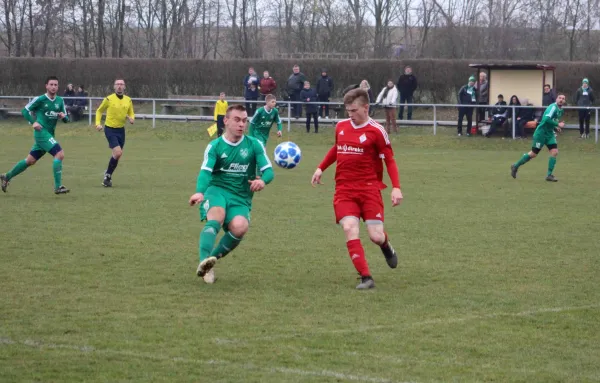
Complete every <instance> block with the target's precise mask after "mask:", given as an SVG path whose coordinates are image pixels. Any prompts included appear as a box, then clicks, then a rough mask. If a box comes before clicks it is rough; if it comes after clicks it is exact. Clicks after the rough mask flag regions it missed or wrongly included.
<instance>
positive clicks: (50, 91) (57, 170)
mask: <svg viewBox="0 0 600 383" xmlns="http://www.w3.org/2000/svg"><path fill="white" fill-rule="evenodd" d="M57 92H58V78H56V77H54V76H50V77H48V78H47V79H46V93H45V94H43V95H41V96H38V97H36V98H34V99H33V100H31V102H29V104H27V105H26V106H25V108H23V110H22V111H21V113H22V114H23V117H25V118H26V119H27V121H29V123H30V124H32V126H33V129H34V131H33V138H34V141H35V142H34V144H33V147H32V148H31V151H30V152H29V155H28V156H27V158H26V159H24V160H21V161H19V162H17V164H16V165H15V166H14V167H13V168H12V169H11V170H10V171H8V172H7V173H6V174H0V187H1V188H2V191H3V192H5V193H6V189H7V188H8V184H9V182H10V180H11V179H13V178H14V177H16V176H17V175H19V174H21V173H23V172H24V171H25V170H26V169H27V168H28V167H30V166H32V165H34V164H35V163H36V162H37V161H38V160H39V159H40V158H42V157H43V156H44V154H46V153H50V155H52V157H54V162H53V164H52V170H53V172H54V193H55V194H65V193H68V192H69V189H67V188H66V187H64V186H63V185H62V183H61V181H62V162H63V160H64V159H65V153H64V151H63V150H62V148H61V147H60V144H59V143H58V141H56V138H55V137H54V130H55V129H56V123H57V122H58V120H59V119H60V120H62V121H63V122H68V121H69V117H68V116H67V111H66V109H65V103H64V101H63V98H62V97H60V96H57V95H56V93H57ZM31 112H34V113H35V118H34V117H33V116H32V115H31Z"/></svg>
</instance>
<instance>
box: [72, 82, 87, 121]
mask: <svg viewBox="0 0 600 383" xmlns="http://www.w3.org/2000/svg"><path fill="white" fill-rule="evenodd" d="M87 96H88V95H87V93H86V92H85V91H84V89H83V85H79V87H78V88H77V93H76V94H75V97H77V98H76V99H75V100H74V103H73V106H72V107H71V111H70V114H71V121H79V120H80V119H81V117H82V115H83V111H84V110H85V109H86V108H87Z"/></svg>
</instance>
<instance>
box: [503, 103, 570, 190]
mask: <svg viewBox="0 0 600 383" xmlns="http://www.w3.org/2000/svg"><path fill="white" fill-rule="evenodd" d="M564 104H565V95H564V94H562V93H559V94H558V96H556V102H555V103H554V104H551V105H549V106H548V108H546V111H545V112H544V115H543V116H542V120H541V121H540V123H539V124H538V126H537V128H536V129H535V132H534V133H533V145H532V146H531V151H530V152H529V153H525V154H523V156H522V157H521V159H520V160H519V161H517V163H515V164H513V165H511V166H510V174H511V176H512V177H513V178H517V171H518V170H519V167H520V166H521V165H525V164H526V163H527V162H529V160H531V159H532V158H535V157H536V156H537V155H538V153H539V152H540V150H542V148H543V147H544V145H546V147H548V150H549V151H550V159H549V160H548V174H546V181H550V182H557V181H558V179H556V177H554V174H552V173H553V172H554V166H555V165H556V156H558V144H557V142H556V134H555V133H554V130H557V131H558V132H560V131H561V129H562V128H564V127H565V123H564V122H563V121H560V119H561V118H562V115H563V113H564V110H563V108H562V107H563V105H564Z"/></svg>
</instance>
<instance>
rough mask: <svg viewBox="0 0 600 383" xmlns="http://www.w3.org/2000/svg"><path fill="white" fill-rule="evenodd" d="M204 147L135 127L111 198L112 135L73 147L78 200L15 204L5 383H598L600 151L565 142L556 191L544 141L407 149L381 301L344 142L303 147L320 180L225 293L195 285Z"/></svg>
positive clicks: (43, 164) (276, 213)
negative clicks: (194, 202) (361, 249)
mask: <svg viewBox="0 0 600 383" xmlns="http://www.w3.org/2000/svg"><path fill="white" fill-rule="evenodd" d="M205 128H206V126H200V127H199V126H198V125H192V124H183V123H166V122H162V123H160V124H159V127H158V128H156V129H154V130H152V129H151V128H149V125H148V123H145V122H139V123H136V125H135V126H134V127H133V128H128V136H127V144H126V147H125V155H124V156H123V159H122V161H121V163H120V164H119V167H118V169H117V171H116V172H115V176H114V185H115V187H114V188H112V189H105V188H103V187H102V186H101V185H100V183H101V181H102V174H103V171H104V169H105V168H106V165H107V162H108V159H109V155H110V152H109V150H108V148H107V146H106V141H105V139H104V136H103V134H101V133H96V132H95V131H93V130H92V129H91V128H88V127H87V126H86V125H85V124H84V123H81V124H72V125H70V126H69V125H59V127H58V128H57V132H58V137H57V138H58V140H59V142H60V143H61V145H62V146H63V148H64V149H65V153H66V159H65V162H64V169H63V173H64V184H65V185H66V186H67V187H69V188H71V189H72V192H71V193H70V194H68V195H62V196H56V195H54V194H53V192H52V188H53V181H52V171H51V161H49V160H48V159H47V158H44V159H43V160H41V161H40V162H39V163H38V164H37V165H36V166H34V167H33V168H30V169H29V170H27V171H26V172H25V173H23V174H22V175H20V176H18V177H17V178H15V179H14V180H13V181H12V183H11V185H10V187H9V192H8V193H7V194H3V195H0V214H1V217H2V223H1V225H0V239H1V245H0V263H1V267H0V280H1V281H2V295H1V299H0V381H2V382H84V381H85V382H88V381H89V382H351V381H353V382H408V381H410V382H448V381H457V382H458V381H460V382H475V381H511V382H515V381H518V382H593V381H600V363H598V361H599V360H600V321H598V318H599V317H600V292H599V290H598V275H599V272H600V258H599V256H598V253H599V248H600V246H599V240H598V232H597V228H598V227H599V224H600V218H599V217H600V216H599V214H598V206H599V203H598V190H599V189H600V177H598V163H599V160H600V153H599V151H598V149H597V147H596V146H595V144H593V142H592V141H591V140H590V141H582V140H579V139H577V138H576V133H575V132H568V133H566V134H564V135H562V136H561V137H559V146H560V150H561V153H560V154H559V159H558V164H557V167H556V170H555V174H556V176H557V177H558V178H559V180H560V181H559V182H558V183H555V184H551V183H548V182H545V181H544V177H545V173H546V167H547V153H546V152H542V153H541V154H540V156H539V158H537V159H535V160H533V161H531V162H530V163H528V164H527V165H525V166H524V167H522V168H521V169H520V171H519V178H518V179H517V180H513V179H512V178H511V177H510V174H509V166H510V164H511V163H513V162H515V161H516V160H517V159H518V158H519V156H520V155H521V154H522V153H524V152H525V151H527V150H528V147H529V145H530V141H522V140H519V141H512V140H501V139H483V138H476V137H474V138H466V137H462V138H461V139H458V138H456V137H455V136H454V130H447V131H445V130H440V131H439V132H438V133H439V134H438V135H437V136H433V135H432V134H431V130H430V129H414V128H413V129H409V130H403V131H402V132H401V133H400V134H398V135H392V142H393V146H394V149H395V151H396V156H397V160H398V163H399V168H400V174H401V182H402V190H403V192H404V195H405V201H404V202H403V204H402V206H400V207H398V208H394V209H392V208H391V204H390V201H389V190H390V189H387V190H386V191H384V197H385V201H386V205H387V206H386V209H387V210H386V227H387V230H388V232H389V235H390V238H391V240H392V243H393V244H394V246H395V248H396V250H397V251H398V253H399V257H400V266H399V268H398V269H396V270H391V269H389V268H387V266H386V264H385V261H384V258H383V256H382V255H381V253H380V252H379V249H378V248H376V247H375V246H374V245H372V244H371V243H370V242H368V238H367V237H366V235H364V234H366V233H364V232H363V233H362V234H363V244H364V245H365V249H366V252H367V258H368V260H369V262H370V266H371V269H372V273H373V276H374V278H375V281H376V284H377V288H376V289H375V290H373V291H366V292H364V291H363V292H361V291H355V290H354V286H355V285H356V283H357V280H356V279H355V273H354V269H353V267H352V264H351V262H350V260H349V259H348V255H347V254H346V249H345V244H344V237H343V233H342V231H341V229H340V228H339V227H337V226H336V225H335V224H334V217H333V209H332V206H331V200H332V193H333V186H334V185H333V182H332V181H333V180H332V177H333V169H329V170H328V171H327V172H326V173H325V178H324V182H325V185H323V186H322V187H320V188H312V187H311V186H310V183H309V182H310V176H311V175H312V173H313V171H314V168H315V167H316V165H317V164H318V163H319V161H320V160H321V158H322V156H323V155H324V154H325V152H326V150H327V149H328V148H329V147H330V145H331V144H332V143H333V134H332V131H331V129H327V128H324V129H322V133H319V134H318V135H315V134H310V135H307V134H306V133H304V132H303V131H302V128H301V127H298V129H297V130H296V129H294V130H292V132H291V133H286V135H285V136H284V139H289V140H292V141H294V142H296V143H298V144H299V145H300V147H301V148H302V150H303V159H302V162H301V164H300V167H299V168H297V169H294V170H289V171H286V170H282V169H276V177H275V180H274V182H273V183H272V184H271V185H269V186H268V187H267V188H266V189H265V190H264V191H263V192H260V193H257V195H256V197H255V201H254V210H253V212H252V224H251V228H250V231H249V233H248V235H247V237H246V238H245V239H244V241H243V242H242V244H241V245H240V247H239V248H238V249H236V250H235V252H233V253H232V254H230V255H228V256H227V257H226V258H224V259H223V260H221V261H219V263H218V265H217V268H216V274H217V278H218V280H217V283H215V284H214V285H212V286H208V285H204V284H203V283H202V281H201V280H200V279H199V278H198V277H196V276H195V270H196V266H197V263H198V255H197V252H198V249H197V242H198V234H199V231H200V229H201V227H202V226H201V224H200V222H199V218H198V211H197V208H190V207H188V206H187V199H188V197H189V196H190V195H191V194H192V193H193V192H194V189H195V182H196V176H197V173H198V171H199V168H200V163H201V160H202V154H203V151H204V147H205V146H206V143H207V142H208V137H207V135H206V130H205ZM276 142H277V140H276V139H275V138H272V139H271V141H270V142H269V145H268V151H269V153H271V152H272V150H273V148H274V147H275V145H276ZM0 143H1V144H0V146H1V154H0V170H1V171H2V172H4V171H6V170H8V169H9V168H10V167H11V166H12V165H13V164H14V163H15V162H16V161H18V160H19V159H22V158H24V156H25V155H26V153H27V151H28V150H29V148H30V146H31V144H32V133H31V131H30V129H29V128H28V127H27V126H26V124H24V123H23V122H21V121H19V120H10V121H1V122H0ZM388 183H389V182H388Z"/></svg>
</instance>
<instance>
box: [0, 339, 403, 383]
mask: <svg viewBox="0 0 600 383" xmlns="http://www.w3.org/2000/svg"><path fill="white" fill-rule="evenodd" d="M1 345H9V346H10V345H15V346H27V347H31V348H34V349H37V350H40V351H43V350H44V349H52V350H71V351H77V352H80V353H83V354H104V355H118V356H126V357H132V358H139V359H149V360H155V361H167V362H180V363H188V364H203V365H204V364H208V365H215V364H220V365H227V366H234V367H236V368H238V369H241V370H248V371H251V370H259V371H264V372H270V373H278V374H287V375H297V376H315V377H322V378H325V377H326V378H336V379H341V380H346V381H353V382H367V383H408V382H393V381H391V380H389V379H385V378H379V377H371V376H361V375H353V374H345V373H341V372H337V371H330V370H302V369H298V368H288V367H270V368H265V367H261V366H256V365H254V364H252V363H247V364H241V363H234V362H229V361H225V360H214V359H206V360H202V359H192V358H185V357H178V356H177V357H170V356H165V355H159V354H152V353H147V352H137V351H131V350H112V349H101V348H95V347H92V346H79V345H71V344H56V343H44V342H41V341H39V340H32V339H26V340H23V341H17V340H14V339H11V338H5V337H0V346H1Z"/></svg>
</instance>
